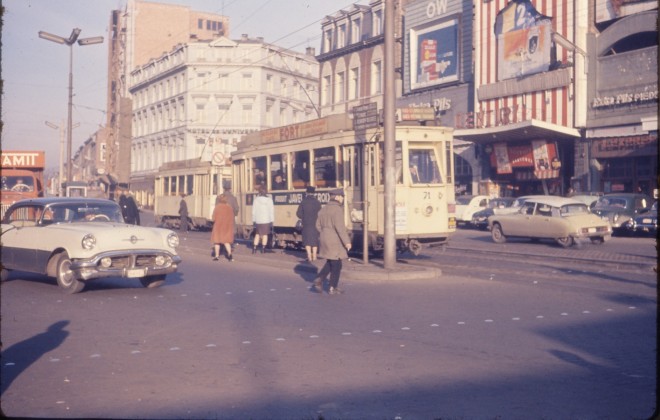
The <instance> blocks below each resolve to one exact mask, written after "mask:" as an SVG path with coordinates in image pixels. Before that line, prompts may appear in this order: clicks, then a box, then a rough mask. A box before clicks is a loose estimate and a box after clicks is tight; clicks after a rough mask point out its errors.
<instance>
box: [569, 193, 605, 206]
mask: <svg viewBox="0 0 660 420" xmlns="http://www.w3.org/2000/svg"><path fill="white" fill-rule="evenodd" d="M602 196H603V193H579V194H575V195H571V196H570V197H569V198H572V199H573V200H578V201H582V202H583V203H584V204H586V205H587V206H588V207H589V208H590V209H592V208H593V207H594V206H595V205H596V203H597V202H598V199H599V198H600V197H602Z"/></svg>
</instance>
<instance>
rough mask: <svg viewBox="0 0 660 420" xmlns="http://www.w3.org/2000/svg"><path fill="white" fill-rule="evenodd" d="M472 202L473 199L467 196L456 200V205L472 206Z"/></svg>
mask: <svg viewBox="0 0 660 420" xmlns="http://www.w3.org/2000/svg"><path fill="white" fill-rule="evenodd" d="M470 200H472V197H470V196H467V195H462V196H460V197H458V198H456V203H458V204H463V205H466V204H470Z"/></svg>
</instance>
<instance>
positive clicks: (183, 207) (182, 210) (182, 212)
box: [179, 194, 188, 232]
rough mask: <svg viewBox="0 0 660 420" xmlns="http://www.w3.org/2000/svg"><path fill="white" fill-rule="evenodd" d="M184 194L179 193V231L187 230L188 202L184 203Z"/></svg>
mask: <svg viewBox="0 0 660 420" xmlns="http://www.w3.org/2000/svg"><path fill="white" fill-rule="evenodd" d="M185 198H186V195H185V194H181V202H179V230H181V232H188V203H186V200H185Z"/></svg>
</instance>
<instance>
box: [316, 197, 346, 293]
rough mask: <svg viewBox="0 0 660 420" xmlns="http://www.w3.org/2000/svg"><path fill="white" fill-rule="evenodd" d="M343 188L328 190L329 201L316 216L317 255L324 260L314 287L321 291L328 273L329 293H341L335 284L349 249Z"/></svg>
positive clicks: (337, 282)
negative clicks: (318, 243) (318, 238)
mask: <svg viewBox="0 0 660 420" xmlns="http://www.w3.org/2000/svg"><path fill="white" fill-rule="evenodd" d="M343 204H344V190H342V189H341V188H338V189H336V190H332V191H330V201H329V202H328V204H326V205H325V207H323V208H322V209H321V211H319V215H318V217H317V218H316V229H318V231H319V232H320V247H319V256H320V257H321V258H325V259H326V262H325V265H324V266H323V268H322V269H321V271H320V272H319V274H318V275H317V276H316V279H315V280H314V286H313V287H314V288H315V289H316V291H318V292H322V291H323V281H324V280H325V278H326V277H327V276H328V274H330V292H329V293H330V294H331V295H338V294H341V293H343V291H342V290H340V289H339V288H338V287H337V286H338V285H339V276H340V275H341V266H342V261H341V260H342V259H347V258H348V251H350V249H351V238H350V237H349V236H348V231H347V230H346V224H345V223H344V210H343V209H342V205H343Z"/></svg>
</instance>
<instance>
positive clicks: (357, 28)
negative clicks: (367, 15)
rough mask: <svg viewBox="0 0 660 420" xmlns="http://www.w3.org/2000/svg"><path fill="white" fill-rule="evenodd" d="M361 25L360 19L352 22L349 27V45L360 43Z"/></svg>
mask: <svg viewBox="0 0 660 420" xmlns="http://www.w3.org/2000/svg"><path fill="white" fill-rule="evenodd" d="M361 23H362V21H361V20H360V18H356V19H354V20H353V24H352V26H351V43H352V44H355V43H358V42H360V36H361V35H360V34H361V29H362V28H361Z"/></svg>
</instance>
